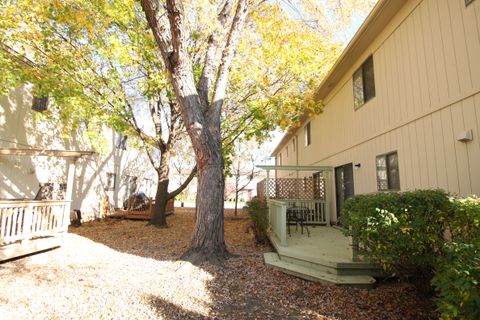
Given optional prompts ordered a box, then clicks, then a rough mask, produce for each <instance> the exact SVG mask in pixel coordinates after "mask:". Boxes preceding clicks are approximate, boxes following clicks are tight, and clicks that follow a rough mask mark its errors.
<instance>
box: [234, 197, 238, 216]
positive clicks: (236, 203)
mask: <svg viewBox="0 0 480 320" xmlns="http://www.w3.org/2000/svg"><path fill="white" fill-rule="evenodd" d="M237 206H238V191H236V190H235V217H236V216H237Z"/></svg>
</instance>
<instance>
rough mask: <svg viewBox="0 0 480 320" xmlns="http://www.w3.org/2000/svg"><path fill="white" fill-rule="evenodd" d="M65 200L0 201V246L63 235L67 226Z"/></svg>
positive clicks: (67, 216) (67, 202) (68, 213)
mask: <svg viewBox="0 0 480 320" xmlns="http://www.w3.org/2000/svg"><path fill="white" fill-rule="evenodd" d="M70 202H71V201H69V200H42V201H41V200H21V201H17V200H0V245H7V244H9V243H13V242H16V241H19V240H21V241H22V244H26V243H28V242H29V241H30V240H31V239H33V238H36V237H44V236H54V235H57V234H59V233H64V232H66V231H67V229H68V225H69V224H70V212H69V210H68V208H69V207H70Z"/></svg>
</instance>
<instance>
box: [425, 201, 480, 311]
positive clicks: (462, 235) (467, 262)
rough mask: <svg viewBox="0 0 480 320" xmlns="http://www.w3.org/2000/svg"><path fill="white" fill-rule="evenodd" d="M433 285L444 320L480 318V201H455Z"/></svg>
mask: <svg viewBox="0 0 480 320" xmlns="http://www.w3.org/2000/svg"><path fill="white" fill-rule="evenodd" d="M452 202H453V206H454V210H453V215H452V216H451V217H449V218H450V219H449V221H448V222H449V231H450V235H449V236H448V238H450V239H448V238H447V240H446V241H445V243H444V244H443V247H442V250H441V255H439V257H438V260H437V264H436V266H435V276H434V277H433V279H432V284H433V285H434V286H435V289H436V292H437V295H438V296H437V298H436V302H437V305H438V309H439V310H440V312H441V318H442V319H472V320H473V319H480V198H474V197H470V198H465V199H455V200H453V201H452Z"/></svg>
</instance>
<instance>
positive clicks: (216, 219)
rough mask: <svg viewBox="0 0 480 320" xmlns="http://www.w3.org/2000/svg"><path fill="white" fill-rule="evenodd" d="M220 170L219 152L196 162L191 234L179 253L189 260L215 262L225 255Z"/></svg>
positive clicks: (221, 171) (221, 158) (222, 188)
mask: <svg viewBox="0 0 480 320" xmlns="http://www.w3.org/2000/svg"><path fill="white" fill-rule="evenodd" d="M219 140H220V139H218V141H219ZM197 161H198V160H197ZM223 169H224V163H223V157H222V155H221V154H217V155H215V156H212V157H211V158H210V159H209V160H208V161H207V162H206V163H205V164H203V165H198V189H197V190H198V192H197V198H196V220H195V234H194V237H193V240H192V245H191V248H190V249H189V250H188V251H187V252H186V253H185V254H184V255H183V256H182V258H183V259H185V260H188V261H191V262H193V263H200V262H203V261H211V262H218V261H221V260H223V259H225V258H226V257H228V255H229V253H228V251H227V248H226V246H225V240H224V234H223V227H224V223H223V212H224V202H223V194H224V188H225V178H224V175H223Z"/></svg>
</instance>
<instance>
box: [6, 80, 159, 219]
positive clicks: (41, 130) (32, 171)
mask: <svg viewBox="0 0 480 320" xmlns="http://www.w3.org/2000/svg"><path fill="white" fill-rule="evenodd" d="M33 100H35V99H34V98H33V97H32V96H31V94H30V90H29V86H23V87H21V88H18V89H16V90H12V91H11V92H10V94H9V95H8V96H2V97H0V148H4V149H5V148H8V149H42V150H46V149H48V150H77V151H78V150H92V146H91V145H90V143H89V142H88V140H87V139H86V137H85V136H84V134H83V133H84V132H82V130H81V129H80V130H78V132H77V133H76V134H73V135H72V136H69V137H65V138H62V134H61V128H54V127H53V128H52V125H51V123H49V122H46V121H41V120H39V119H36V118H38V117H39V116H41V115H40V113H39V112H37V111H33V110H32V103H33V102H35V103H33V104H34V105H35V104H36V103H38V101H33ZM34 108H35V109H36V110H39V108H38V105H36V106H35V107H34ZM40 109H42V108H40ZM40 112H41V111H40ZM103 131H104V135H105V137H106V139H107V141H108V146H107V150H108V151H107V154H106V155H104V156H102V155H99V154H96V155H94V156H88V157H82V158H79V159H78V160H76V175H75V180H74V187H73V201H72V205H71V209H72V210H73V209H80V210H81V212H82V216H83V219H84V220H90V219H93V218H99V217H101V216H102V213H103V211H104V207H105V204H104V205H103V206H102V201H103V200H104V199H105V197H106V196H108V199H109V202H110V206H111V207H115V208H117V207H122V205H123V202H124V200H125V199H126V198H127V197H128V196H129V195H130V194H131V193H133V192H136V191H142V192H144V193H145V194H146V195H147V196H150V197H152V196H154V195H155V190H156V184H157V179H156V177H157V175H156V172H155V170H154V168H153V167H152V165H151V163H150V161H149V159H148V157H147V156H146V154H145V153H144V152H141V151H139V150H137V149H134V148H130V147H128V140H127V138H126V137H122V136H120V135H118V134H117V133H115V132H114V131H112V130H111V129H108V128H106V127H105V128H104V130H103ZM66 171H67V169H66V163H65V160H64V159H62V158H56V157H37V156H27V157H25V156H23V157H21V156H13V155H2V156H0V199H2V200H7V199H34V198H35V197H36V196H37V193H38V192H39V187H40V184H41V185H42V187H43V189H50V191H53V193H54V194H55V193H57V194H61V193H62V192H61V189H62V188H64V186H65V184H66V180H67V174H66ZM56 191H58V192H56ZM47 193H48V192H47Z"/></svg>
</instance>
